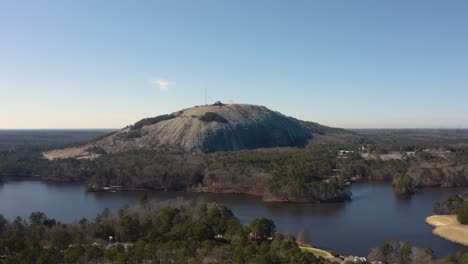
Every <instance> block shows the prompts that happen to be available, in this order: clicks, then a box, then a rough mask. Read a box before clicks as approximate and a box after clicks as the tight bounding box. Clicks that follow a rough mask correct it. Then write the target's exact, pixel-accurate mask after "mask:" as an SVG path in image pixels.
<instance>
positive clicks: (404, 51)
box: [0, 0, 468, 128]
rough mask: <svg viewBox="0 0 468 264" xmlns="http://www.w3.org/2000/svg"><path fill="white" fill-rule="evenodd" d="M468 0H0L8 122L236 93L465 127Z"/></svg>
mask: <svg viewBox="0 0 468 264" xmlns="http://www.w3.org/2000/svg"><path fill="white" fill-rule="evenodd" d="M467 14H468V1H466V0H449V1H441V0H439V1H431V0H424V1H423V0H413V1H408V0H388V1H384V0H379V1H375V0H353V1H344V0H343V1H339V0H323V1H312V0H310V1H273V0H269V1H260V0H259V1H252V0H249V1H243V0H236V1H230V0H229V1H228V0H225V1H219V0H212V1H205V0H200V1H179V0H171V1H169V0H168V1H130V0H128V1H118V0H113V1H110V0H108V1H104V0H103V1H94V0H92V1H87V0H80V1H71V0H60V1H54V0H47V1H41V0H34V1H33V0H31V1H22V0H11V1H5V0H0V128H119V127H123V126H125V125H128V124H131V123H133V122H135V121H137V120H139V119H141V118H143V117H148V116H156V115H160V114H165V113H169V112H174V111H177V110H180V109H182V108H187V107H191V106H194V105H199V104H203V103H204V90H205V89H207V90H208V100H209V102H214V101H216V100H221V101H228V100H233V101H234V102H236V103H250V104H260V105H265V106H267V107H269V108H271V109H274V110H277V111H280V112H282V113H284V114H286V115H290V116H294V117H297V118H300V119H304V120H310V121H316V122H320V123H322V124H325V125H330V126H338V127H345V128H374V127H377V128H399V127H402V128H414V127H418V128H461V127H465V128H467V127H468V103H467V101H468V100H467V99H468V15H467Z"/></svg>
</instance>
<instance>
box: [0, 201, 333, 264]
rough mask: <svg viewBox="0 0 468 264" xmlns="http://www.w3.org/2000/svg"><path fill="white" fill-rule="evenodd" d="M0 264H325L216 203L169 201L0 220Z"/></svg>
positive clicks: (261, 222) (268, 227) (267, 226)
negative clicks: (79, 215)
mask: <svg viewBox="0 0 468 264" xmlns="http://www.w3.org/2000/svg"><path fill="white" fill-rule="evenodd" d="M0 262H2V263H5V264H10V263H37V264H39V263H41V264H42V263H44V264H46V263H47V264H54V263H304V264H306V263H317V264H320V263H328V262H327V261H326V260H324V259H322V258H317V257H315V256H314V255H313V254H312V253H309V252H304V251H302V250H301V249H300V248H299V247H298V245H297V244H296V242H295V239H294V237H292V236H286V235H282V234H279V233H276V232H275V225H274V223H273V221H271V220H269V219H265V218H260V219H255V220H253V221H252V222H251V223H250V224H249V225H245V226H244V225H241V224H240V223H239V220H238V219H237V218H236V217H235V216H234V215H233V213H232V212H231V211H230V210H229V209H227V208H225V207H224V206H222V205H219V204H214V203H199V204H197V203H194V202H173V203H172V204H163V205H161V204H160V205H153V204H148V203H147V202H146V200H142V204H141V205H140V207H139V208H135V209H129V208H122V209H121V210H120V211H119V212H118V214H117V215H112V214H111V213H110V212H109V210H104V211H103V212H102V213H101V214H99V215H98V216H97V217H96V219H95V221H88V220H87V219H82V220H80V221H79V222H77V223H72V224H61V223H58V222H57V221H55V220H53V219H48V218H47V216H46V215H44V214H43V213H40V212H36V213H33V214H31V216H30V218H29V219H22V218H20V217H17V218H16V219H14V220H13V221H7V220H6V219H5V218H3V217H2V216H0Z"/></svg>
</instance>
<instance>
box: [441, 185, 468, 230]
mask: <svg viewBox="0 0 468 264" xmlns="http://www.w3.org/2000/svg"><path fill="white" fill-rule="evenodd" d="M433 211H434V213H436V214H441V215H443V214H456V215H457V220H458V222H459V223H460V224H462V225H468V193H465V194H463V195H452V196H450V197H449V198H448V199H447V200H445V201H438V202H436V203H435V204H434V208H433Z"/></svg>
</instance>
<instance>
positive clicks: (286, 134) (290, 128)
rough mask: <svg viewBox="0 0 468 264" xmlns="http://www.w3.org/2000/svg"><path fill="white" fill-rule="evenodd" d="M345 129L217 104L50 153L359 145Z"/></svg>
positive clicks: (90, 154)
mask: <svg viewBox="0 0 468 264" xmlns="http://www.w3.org/2000/svg"><path fill="white" fill-rule="evenodd" d="M357 138H358V136H357V135H356V134H354V133H353V132H349V131H346V130H343V129H336V128H329V127H325V126H321V125H319V124H317V123H312V122H304V121H300V120H297V119H294V118H291V117H287V116H285V115H283V114H281V113H278V112H275V111H272V110H270V109H268V108H266V107H264V106H257V105H246V104H229V105H223V104H216V105H207V106H199V107H193V108H188V109H184V110H181V111H179V112H176V113H172V114H169V115H163V116H158V117H154V118H146V119H143V120H141V121H139V122H137V123H135V124H134V125H133V126H130V127H127V128H124V129H122V130H120V131H118V132H116V133H113V134H111V135H108V136H107V137H104V138H102V139H100V140H97V141H95V142H91V143H88V144H86V145H84V146H81V147H75V148H68V149H62V150H55V151H50V152H47V153H44V157H46V158H48V159H60V158H86V159H88V158H95V157H97V156H99V155H102V154H106V153H121V152H127V151H131V150H158V151H165V152H173V153H210V152H217V151H237V150H244V149H258V148H273V147H305V146H307V145H308V144H311V143H322V142H327V141H348V140H356V139H357Z"/></svg>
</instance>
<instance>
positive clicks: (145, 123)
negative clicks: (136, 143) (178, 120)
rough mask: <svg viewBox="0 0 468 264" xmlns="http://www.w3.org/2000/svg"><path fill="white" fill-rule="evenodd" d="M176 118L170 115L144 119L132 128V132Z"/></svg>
mask: <svg viewBox="0 0 468 264" xmlns="http://www.w3.org/2000/svg"><path fill="white" fill-rule="evenodd" d="M175 117H176V115H173V114H169V115H160V116H156V117H149V118H144V119H142V120H140V121H138V122H136V123H135V124H134V125H133V126H131V129H132V130H136V129H140V128H142V127H144V126H148V125H154V124H157V123H159V122H161V121H165V120H170V119H173V118H175Z"/></svg>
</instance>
